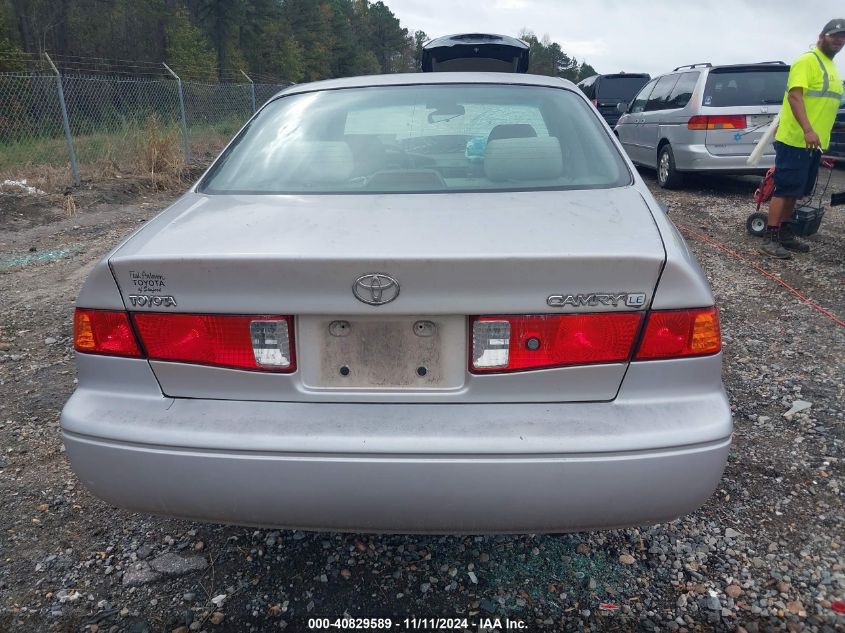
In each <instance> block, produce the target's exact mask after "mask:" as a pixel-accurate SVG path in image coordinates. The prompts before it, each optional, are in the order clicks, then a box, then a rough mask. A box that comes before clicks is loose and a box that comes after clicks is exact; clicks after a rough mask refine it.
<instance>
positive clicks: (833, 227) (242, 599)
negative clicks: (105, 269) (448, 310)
mask: <svg viewBox="0 0 845 633" xmlns="http://www.w3.org/2000/svg"><path fill="white" fill-rule="evenodd" d="M645 176H646V178H647V179H648V180H649V182H650V184H651V186H652V187H653V189H654V191H655V192H656V194H657V195H658V197H660V198H662V199H663V200H665V201H666V202H667V203H668V204H669V207H670V217H671V218H673V220H674V221H675V222H676V223H677V224H678V225H679V227H681V229H682V230H683V231H684V232H685V233H686V234H687V239H688V242H689V244H690V247H691V248H692V249H693V251H694V252H695V253H696V255H697V257H698V258H699V260H700V262H701V263H702V266H703V267H704V270H705V271H706V273H707V275H708V277H709V278H710V281H711V284H712V285H713V289H714V292H715V294H716V298H717V302H718V305H719V306H720V308H721V317H722V326H723V333H724V339H725V367H724V378H725V384H726V386H727V389H728V393H729V396H730V400H731V403H732V407H733V410H734V416H735V418H734V419H735V423H736V434H735V438H734V444H733V449H732V451H731V455H730V458H729V462H728V466H727V471H726V473H725V476H724V478H723V480H722V482H721V485H720V486H719V488H718V490H717V491H716V492H715V493H714V495H713V497H712V498H711V499H710V500H709V501H708V503H707V504H706V505H705V506H704V507H703V508H701V509H700V510H699V511H697V512H695V513H693V514H691V515H689V516H686V517H684V518H682V519H679V520H677V521H673V522H672V523H668V524H663V525H657V526H642V527H640V528H638V529H628V530H617V531H610V532H596V533H589V534H572V535H567V536H540V535H525V536H483V537H472V536H466V537H458V536H446V537H440V536H437V537H433V536H384V535H366V534H335V533H305V532H294V531H268V530H253V529H248V528H240V527H232V526H221V525H211V524H199V523H191V522H186V521H179V520H174V519H168V518H160V517H151V516H146V515H139V514H133V513H129V512H125V511H122V510H117V509H115V508H112V507H110V506H108V505H106V504H104V503H103V502H101V501H99V500H98V499H95V498H94V497H92V496H91V495H90V494H89V493H88V492H87V491H86V490H85V489H84V488H83V487H82V486H81V485H80V484H79V482H78V481H77V480H76V478H75V477H74V475H73V474H72V472H71V471H70V469H69V467H68V463H67V460H66V459H65V456H64V455H63V449H62V445H61V442H60V437H59V432H58V423H57V422H58V416H59V412H60V410H61V407H62V405H63V404H64V402H65V400H66V399H67V398H68V396H69V395H70V393H71V392H72V390H73V388H74V383H75V378H74V375H75V370H74V365H73V358H72V353H71V351H70V348H71V338H70V337H71V328H72V307H73V301H74V298H75V296H76V293H77V292H78V290H79V287H80V285H81V282H82V280H83V279H84V278H85V275H86V274H87V272H88V270H90V267H91V266H92V265H93V263H94V262H95V261H96V260H97V259H98V258H99V257H101V256H102V254H104V253H105V252H107V251H108V250H109V249H110V248H111V247H112V246H113V245H114V244H115V243H116V242H118V241H119V240H120V239H121V238H122V237H123V236H124V235H126V234H127V233H129V232H130V231H131V230H133V229H134V228H136V227H137V226H138V225H139V223H141V222H144V221H145V220H147V219H149V218H151V217H152V216H153V215H154V214H155V213H156V212H157V211H159V210H160V209H161V208H163V207H164V206H166V204H167V203H168V202H169V201H170V200H172V198H173V196H172V194H166V193H161V192H152V191H148V190H145V189H143V188H142V187H140V186H138V185H137V183H131V182H127V181H123V182H121V181H112V182H110V183H106V184H99V185H97V186H96V187H89V188H86V189H84V190H83V191H80V192H77V193H76V194H74V197H75V199H76V204H77V208H78V212H77V213H76V214H75V215H73V216H68V215H66V213H65V212H64V211H63V210H62V209H63V200H62V198H61V196H49V195H48V196H24V197H21V196H18V195H16V194H2V195H0V226H2V227H3V228H2V232H1V233H0V306H2V311H1V312H0V451H1V452H0V502H2V507H3V512H2V513H0V631H85V632H89V633H94V632H98V631H100V632H106V631H107V632H109V633H117V632H131V633H144V632H150V633H153V632H159V631H163V632H166V633H171V632H174V633H175V632H178V633H187V632H188V631H207V632H209V633H212V632H217V631H266V630H283V629H284V630H287V631H303V630H309V629H308V619H309V618H330V619H335V618H342V617H345V616H351V617H366V618H374V617H381V618H391V619H392V620H393V621H394V622H397V623H399V626H396V627H395V628H394V629H393V630H423V628H425V629H426V630H433V628H434V627H433V626H421V625H419V623H418V625H417V626H416V627H414V623H413V622H408V623H407V625H406V623H405V618H412V617H417V618H433V617H449V618H456V619H457V620H458V621H457V623H456V624H457V629H452V630H463V626H461V625H462V624H463V622H462V621H461V620H463V619H465V620H466V621H467V622H468V623H469V625H468V626H467V627H466V628H467V630H473V631H478V630H484V628H485V627H484V626H483V625H484V624H491V625H495V624H496V618H499V619H500V621H501V624H502V626H501V627H500V628H499V629H496V630H501V629H503V628H504V626H505V625H506V624H507V622H508V621H509V622H510V623H511V624H516V625H517V626H520V625H521V626H522V628H521V630H525V631H713V630H726V631H734V630H735V631H743V630H745V631H749V632H754V631H784V630H785V631H835V630H845V615H837V611H838V610H841V608H842V607H845V605H843V604H842V602H841V601H843V600H845V565H843V537H845V526H844V525H843V523H845V516H843V514H845V513H843V486H844V485H845V480H844V479H843V437H845V432H844V431H843V429H845V420H843V410H845V407H843V400H844V399H845V398H843V376H845V327H842V326H841V325H838V324H837V323H836V322H835V321H834V320H833V319H832V318H830V317H829V316H826V315H824V314H822V313H821V312H820V311H819V310H816V309H814V308H812V307H810V306H809V305H807V304H806V303H803V302H802V301H801V300H800V299H799V298H798V297H797V296H796V295H795V294H793V293H792V292H791V291H789V290H788V289H787V288H785V287H784V286H782V285H778V284H777V283H776V282H775V279H780V280H782V281H783V282H784V283H786V284H788V285H790V286H792V287H793V288H795V289H796V290H797V291H798V292H800V293H801V294H803V295H804V296H806V297H807V298H809V299H811V300H813V301H814V302H816V303H817V304H819V305H820V306H821V307H823V308H826V309H828V310H829V311H830V312H831V313H833V314H834V315H835V316H837V317H838V319H839V320H840V321H841V320H845V291H843V289H844V288H845V259H844V258H843V255H845V208H841V207H840V208H836V209H832V210H829V212H828V215H827V217H826V218H825V221H824V223H823V225H822V228H821V231H820V232H819V233H818V234H817V235H816V236H814V238H813V239H812V240H811V244H812V246H813V251H812V252H811V253H810V254H807V255H797V256H796V257H795V258H794V259H792V260H789V261H774V260H765V259H763V258H762V257H761V256H760V255H758V254H757V253H756V247H757V245H758V244H759V241H758V240H757V239H756V238H752V237H750V236H748V235H747V234H746V233H745V230H744V223H745V218H746V216H747V214H748V213H749V212H750V211H751V210H752V203H751V201H750V194H751V191H752V190H753V188H754V186H755V180H753V179H749V178H710V179H704V178H702V179H696V180H694V181H692V182H691V183H690V185H689V188H688V189H687V190H685V191H682V192H663V191H660V190H659V189H658V188H657V187H656V186H655V185H654V181H653V178H654V176H653V174H652V173H645ZM831 189H832V190H838V191H842V190H845V171H843V170H841V169H839V170H837V171H836V172H835V175H834V183H833V184H832V186H831ZM720 247H721V248H720ZM723 249H729V250H723ZM765 271H768V272H769V273H770V274H771V275H772V277H767V276H766V275H765V274H764V272H765ZM796 409H800V410H799V411H796V412H793V413H790V411H795V410H796ZM485 618H488V619H489V622H485V620H484V619H485ZM506 618H507V619H509V620H507V621H506ZM423 624H436V623H431V622H426V623H423ZM486 628H488V629H489V630H494V629H493V627H492V626H491V627H486ZM439 630H446V629H445V628H444V629H439Z"/></svg>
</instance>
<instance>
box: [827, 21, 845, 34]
mask: <svg viewBox="0 0 845 633" xmlns="http://www.w3.org/2000/svg"><path fill="white" fill-rule="evenodd" d="M822 33H823V34H825V35H834V34H836V33H845V20H843V19H841V18H840V19H838V20H831V21H830V22H828V23H827V24H825V25H824V28H823V29H822Z"/></svg>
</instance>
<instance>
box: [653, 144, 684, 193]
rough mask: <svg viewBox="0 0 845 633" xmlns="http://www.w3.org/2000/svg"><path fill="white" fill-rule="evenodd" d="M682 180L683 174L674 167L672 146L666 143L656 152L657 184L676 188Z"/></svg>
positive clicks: (665, 187)
mask: <svg viewBox="0 0 845 633" xmlns="http://www.w3.org/2000/svg"><path fill="white" fill-rule="evenodd" d="M683 182H684V175H683V174H682V173H681V172H679V171H678V170H677V169H675V155H674V154H673V153H672V146H671V145H669V143H666V145H664V146H663V147H661V148H660V152H659V153H658V154H657V184H659V185H660V186H661V187H663V188H664V189H678V188H680V186H681V185H682V184H683Z"/></svg>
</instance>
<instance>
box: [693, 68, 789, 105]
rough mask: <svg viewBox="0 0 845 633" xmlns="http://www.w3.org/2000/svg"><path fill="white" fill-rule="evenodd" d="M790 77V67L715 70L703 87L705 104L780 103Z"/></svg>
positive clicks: (703, 103)
mask: <svg viewBox="0 0 845 633" xmlns="http://www.w3.org/2000/svg"><path fill="white" fill-rule="evenodd" d="M788 77H789V66H784V67H782V68H780V67H779V68H777V69H771V70H756V71H748V70H744V71H738V72H730V71H728V72H726V71H718V72H716V71H713V72H711V73H710V74H709V75H708V77H707V83H706V85H705V86H704V100H703V102H702V105H705V106H710V107H714V108H727V107H732V106H753V105H767V104H769V105H775V104H780V103H782V102H783V95H784V93H785V92H786V80H787V78H788Z"/></svg>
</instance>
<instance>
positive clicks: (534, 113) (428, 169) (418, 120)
mask: <svg viewBox="0 0 845 633" xmlns="http://www.w3.org/2000/svg"><path fill="white" fill-rule="evenodd" d="M630 181H631V175H630V173H629V172H628V170H627V168H626V166H625V163H624V162H623V160H622V158H621V156H620V155H619V152H618V151H617V150H616V148H615V146H614V145H613V144H612V142H611V140H610V138H609V136H608V135H607V134H606V132H605V131H604V130H603V128H602V127H601V123H600V121H599V119H598V118H597V117H596V115H595V113H594V112H593V111H592V108H591V107H590V106H589V104H588V103H587V102H586V101H585V100H584V99H583V97H581V96H578V95H576V94H575V93H573V92H570V91H569V90H566V89H562V88H560V89H559V88H546V87H538V86H518V85H501V84H437V85H425V86H383V87H369V88H348V89H340V90H324V91H317V92H308V93H301V94H295V95H291V96H287V97H282V98H279V99H276V100H275V101H272V102H271V103H269V104H268V105H267V106H265V107H264V108H263V109H262V111H261V112H260V113H259V114H258V115H257V116H256V117H255V118H254V119H253V120H252V121H251V122H250V123H249V124H248V126H247V127H246V128H245V129H244V130H243V131H242V132H241V134H240V135H239V137H238V138H237V139H236V140H235V141H234V142H233V143H232V144H231V145H230V146H229V148H228V149H227V150H226V151H225V152H224V153H223V155H222V156H221V157H220V158H219V159H218V160H217V162H216V163H215V164H214V166H213V167H212V169H211V170H210V171H209V173H208V175H207V176H206V177H205V178H204V180H203V181H202V182H201V183H200V187H199V190H200V191H203V192H205V193H266V194H285V193H321V194H322V193H417V192H419V193H428V192H432V193H437V192H446V191H498V190H509V191H517V190H542V189H591V188H608V187H617V186H622V185H625V184H628V183H630Z"/></svg>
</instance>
